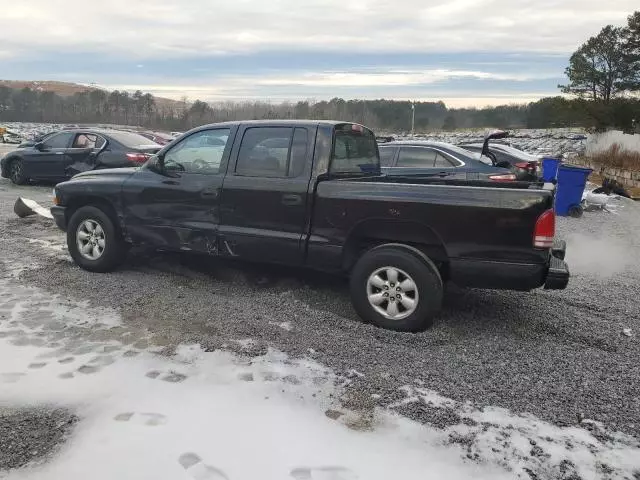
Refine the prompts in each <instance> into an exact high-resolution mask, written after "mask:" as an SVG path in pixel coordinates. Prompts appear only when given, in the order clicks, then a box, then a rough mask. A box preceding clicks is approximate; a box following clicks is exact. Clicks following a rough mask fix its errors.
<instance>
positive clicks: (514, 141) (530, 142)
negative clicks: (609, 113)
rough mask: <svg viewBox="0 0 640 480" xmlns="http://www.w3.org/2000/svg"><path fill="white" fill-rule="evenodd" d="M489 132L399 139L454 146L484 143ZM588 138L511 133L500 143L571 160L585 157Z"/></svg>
mask: <svg viewBox="0 0 640 480" xmlns="http://www.w3.org/2000/svg"><path fill="white" fill-rule="evenodd" d="M485 132H486V130H464V131H455V132H433V133H429V134H424V135H422V134H416V135H413V136H412V135H398V136H397V138H398V139H399V140H400V139H402V140H409V139H415V140H432V141H438V142H446V143H453V144H456V145H457V144H460V143H471V142H477V143H482V141H483V139H484V134H485ZM587 137H588V136H587V134H586V133H585V132H584V130H583V129H577V128H551V129H521V130H509V137H508V138H506V139H504V140H501V142H503V143H507V144H509V145H511V146H513V147H515V148H518V149H520V150H524V151H525V152H527V153H531V154H534V155H538V156H544V155H553V156H561V155H562V156H569V155H579V154H582V153H584V151H585V147H586V144H587Z"/></svg>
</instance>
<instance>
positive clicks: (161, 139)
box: [138, 132, 175, 146]
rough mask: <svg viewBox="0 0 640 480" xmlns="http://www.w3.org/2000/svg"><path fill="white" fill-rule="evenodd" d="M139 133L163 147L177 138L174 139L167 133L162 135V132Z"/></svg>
mask: <svg viewBox="0 0 640 480" xmlns="http://www.w3.org/2000/svg"><path fill="white" fill-rule="evenodd" d="M138 133H139V134H140V135H142V136H143V137H145V138H148V139H149V140H151V141H152V142H155V143H157V144H158V145H163V146H164V145H166V144H168V143H171V142H173V140H175V137H173V136H172V135H169V134H167V133H162V132H138Z"/></svg>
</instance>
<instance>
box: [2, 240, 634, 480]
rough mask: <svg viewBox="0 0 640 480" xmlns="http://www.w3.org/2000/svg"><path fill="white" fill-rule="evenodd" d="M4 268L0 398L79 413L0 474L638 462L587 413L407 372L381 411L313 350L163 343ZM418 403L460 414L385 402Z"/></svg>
mask: <svg viewBox="0 0 640 480" xmlns="http://www.w3.org/2000/svg"><path fill="white" fill-rule="evenodd" d="M51 256H52V257H60V252H59V251H58V250H55V249H52V250H51ZM5 267H6V268H5V274H4V275H3V276H2V277H0V298H1V299H2V300H1V301H0V319H1V321H0V384H1V388H0V405H2V406H4V407H5V408H6V407H9V408H16V409H23V408H38V407H42V406H46V408H57V409H67V410H71V411H73V412H74V415H75V416H77V417H78V418H79V420H78V424H77V425H76V427H75V429H74V431H73V433H72V435H71V437H70V438H69V439H68V440H67V442H66V443H65V444H63V445H61V446H60V447H59V448H58V450H57V453H56V454H55V455H54V456H53V458H50V459H47V460H48V461H46V462H41V463H34V464H31V465H30V466H28V467H25V468H22V469H19V470H10V471H9V472H5V473H3V472H0V478H4V479H6V480H32V479H33V480H36V479H37V480H56V479H65V480H76V479H77V480H85V479H86V478H91V479H95V480H100V479H105V480H112V479H114V478H135V479H136V480H138V479H140V480H142V479H149V480H163V479H180V478H184V479H188V478H193V479H196V480H239V479H246V480H254V479H260V480H271V479H273V480H283V479H287V478H289V479H293V480H358V479H362V480H365V479H367V480H368V479H371V480H376V479H380V480H388V479H399V480H400V479H401V480H410V479H416V480H418V479H421V480H424V479H442V478H448V479H451V480H457V479H508V478H523V479H526V478H529V472H535V475H536V476H535V477H532V478H582V479H585V480H586V479H594V480H595V479H599V478H602V474H603V473H604V472H606V473H607V474H608V475H609V476H608V477H607V478H612V479H613V478H620V479H622V478H629V475H631V474H632V472H634V471H637V470H638V469H640V455H639V454H638V452H639V450H638V444H637V441H636V440H634V439H633V438H632V437H628V436H625V435H623V434H614V435H611V434H609V433H607V432H606V430H605V429H604V427H603V426H602V425H600V424H599V423H597V422H594V421H591V420H588V419H585V420H583V422H582V427H578V426H575V427H569V428H560V427H557V426H553V425H551V424H549V423H546V422H543V421H541V420H539V419H537V418H536V417H534V416H533V415H515V414H513V413H511V412H509V411H508V410H506V409H502V408H493V407H486V408H484V409H480V410H479V409H477V408H476V407H473V406H472V405H471V404H470V403H460V402H456V401H454V400H451V399H449V398H445V397H443V396H441V395H439V394H438V393H437V392H435V391H433V390H429V389H428V388H425V387H423V386H421V385H418V384H417V385H407V386H405V387H403V388H402V389H401V392H400V393H401V394H402V395H401V396H402V397H404V398H403V399H402V400H400V401H398V402H397V403H396V404H393V405H390V408H389V409H381V408H377V409H375V410H374V411H373V412H359V411H350V410H348V409H346V408H344V407H343V406H342V405H341V403H340V401H339V399H340V397H341V394H342V389H343V388H344V387H345V386H346V384H347V383H348V382H349V380H348V379H345V378H339V377H338V376H336V375H335V374H334V373H333V372H332V371H331V370H330V369H328V368H326V367H324V366H323V365H320V364H318V363H317V362H316V361H314V360H313V359H311V358H310V357H309V358H302V359H297V360H294V359H291V358H290V357H288V356H287V355H285V354H284V353H281V352H279V351H277V350H274V349H269V350H268V351H267V352H266V353H265V354H264V355H261V356H246V357H245V356H243V355H238V354H234V353H231V352H229V351H225V350H216V351H212V352H206V351H204V350H203V349H202V348H201V347H200V346H199V345H179V346H177V347H176V348H175V349H174V351H173V354H172V355H170V356H168V355H167V354H166V352H165V354H164V355H160V354H159V349H158V348H157V347H156V348H151V347H149V344H148V343H147V341H146V339H145V337H144V336H140V332H137V331H133V330H130V329H128V328H127V327H126V326H125V325H124V324H123V322H122V321H121V319H120V316H119V314H118V312H117V311H115V310H110V309H95V308H92V307H91V306H90V305H89V304H88V302H76V301H70V300H68V299H64V298H62V297H59V296H56V295H51V294H49V293H47V292H46V291H44V290H41V289H39V288H35V287H22V286H18V285H17V284H16V280H15V278H16V275H17V274H18V273H19V272H20V271H21V270H23V269H24V268H28V267H25V266H21V265H19V264H15V263H14V264H5ZM237 343H239V344H241V345H247V346H249V345H250V344H251V341H250V340H247V339H237ZM353 375H354V376H358V375H362V374H360V373H359V372H356V371H354V372H353ZM345 382H346V383H345ZM372 396H376V394H372ZM423 405H427V406H429V407H430V408H435V409H442V412H443V413H444V412H447V414H451V412H454V414H455V415H459V416H460V417H461V419H462V422H460V423H457V424H455V425H452V426H450V427H448V428H446V429H444V430H436V429H433V428H431V427H429V426H425V425H422V424H419V423H416V422H413V421H411V420H408V419H406V418H404V417H402V416H400V415H398V414H396V413H393V411H394V409H403V408H404V409H406V408H422V407H421V406H423ZM603 469H604V470H603ZM572 473H573V474H577V475H579V477H571V474H572Z"/></svg>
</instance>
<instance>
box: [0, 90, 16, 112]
mask: <svg viewBox="0 0 640 480" xmlns="http://www.w3.org/2000/svg"><path fill="white" fill-rule="evenodd" d="M12 93H13V92H12V90H11V89H10V88H9V87H6V86H4V85H0V113H2V112H4V111H5V110H9V109H11V94H12Z"/></svg>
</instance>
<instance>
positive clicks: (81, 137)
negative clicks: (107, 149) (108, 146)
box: [71, 133, 105, 148]
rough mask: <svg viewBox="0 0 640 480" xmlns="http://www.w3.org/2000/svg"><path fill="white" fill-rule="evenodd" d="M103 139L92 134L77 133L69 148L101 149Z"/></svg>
mask: <svg viewBox="0 0 640 480" xmlns="http://www.w3.org/2000/svg"><path fill="white" fill-rule="evenodd" d="M104 142H105V140H104V138H102V137H99V136H98V135H95V134H93V133H79V134H78V135H76V138H75V140H74V141H73V144H72V145H71V148H102V146H103V145H104Z"/></svg>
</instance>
